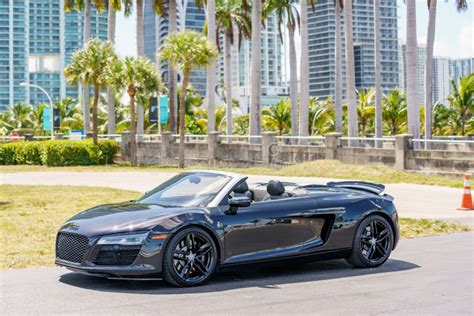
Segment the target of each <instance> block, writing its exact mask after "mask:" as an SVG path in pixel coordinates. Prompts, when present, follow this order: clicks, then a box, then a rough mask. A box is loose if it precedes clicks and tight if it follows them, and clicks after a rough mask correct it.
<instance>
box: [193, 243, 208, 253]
mask: <svg viewBox="0 0 474 316" xmlns="http://www.w3.org/2000/svg"><path fill="white" fill-rule="evenodd" d="M209 251H211V244H209V243H205V244H204V245H202V246H201V247H199V249H198V250H197V251H196V254H197V255H198V256H203V255H205V254H206V253H208V252H209Z"/></svg>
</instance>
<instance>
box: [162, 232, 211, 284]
mask: <svg viewBox="0 0 474 316" xmlns="http://www.w3.org/2000/svg"><path fill="white" fill-rule="evenodd" d="M216 265H217V250H216V244H215V243H214V241H213V239H212V238H211V236H209V234H208V233H207V232H205V231H204V230H202V229H200V228H197V227H196V228H195V227H191V228H186V229H183V230H182V231H179V232H178V233H177V234H176V235H174V236H173V237H172V238H171V240H170V241H169V243H168V246H167V247H166V250H165V254H164V258H163V278H164V279H165V281H166V282H168V283H170V284H172V285H176V286H196V285H201V284H203V283H204V282H206V281H207V280H209V278H210V277H211V276H212V274H213V273H214V270H215V269H216Z"/></svg>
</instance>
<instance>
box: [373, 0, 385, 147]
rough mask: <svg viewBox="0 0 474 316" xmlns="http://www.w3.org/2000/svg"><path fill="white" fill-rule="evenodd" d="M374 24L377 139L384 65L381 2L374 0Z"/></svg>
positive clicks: (379, 135) (380, 119) (380, 129)
mask: <svg viewBox="0 0 474 316" xmlns="http://www.w3.org/2000/svg"><path fill="white" fill-rule="evenodd" d="M374 22H375V23H374V24H375V137H376V138H382V136H383V120H382V74H381V72H382V69H381V67H382V65H381V58H382V55H381V54H380V48H381V42H380V40H381V35H380V0H374ZM375 144H376V147H380V146H381V145H382V142H380V141H378V140H377V141H376V142H375Z"/></svg>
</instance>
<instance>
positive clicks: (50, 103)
mask: <svg viewBox="0 0 474 316" xmlns="http://www.w3.org/2000/svg"><path fill="white" fill-rule="evenodd" d="M20 86H22V87H31V88H36V89H39V90H40V91H41V92H43V93H44V94H46V97H47V98H48V100H49V108H50V109H51V139H54V112H53V101H52V100H51V97H50V96H49V94H48V92H46V90H44V89H43V88H41V87H40V86H38V85H36V84H31V83H27V82H22V83H20Z"/></svg>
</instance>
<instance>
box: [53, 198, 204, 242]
mask: <svg viewBox="0 0 474 316" xmlns="http://www.w3.org/2000/svg"><path fill="white" fill-rule="evenodd" d="M191 212H192V213H196V212H199V213H206V211H205V210H204V209H199V208H198V209H196V208H189V207H163V206H160V205H156V204H143V203H135V202H127V203H121V204H107V205H100V206H96V207H94V208H91V209H88V210H86V211H84V212H81V213H79V214H77V215H76V216H74V217H72V218H71V219H69V220H68V221H67V222H66V223H64V224H63V226H62V227H61V229H60V230H61V231H66V232H71V233H76V234H81V235H86V236H89V237H91V236H97V235H107V234H115V233H128V232H132V231H140V230H148V229H151V228H153V227H154V226H156V225H158V224H162V226H170V227H168V228H170V229H171V228H172V227H174V226H177V225H179V224H180V223H179V219H178V218H179V215H181V214H186V213H191ZM169 218H173V221H170V222H169V223H166V220H167V219H169ZM177 221H178V222H177ZM171 226H172V227H171Z"/></svg>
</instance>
